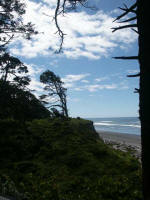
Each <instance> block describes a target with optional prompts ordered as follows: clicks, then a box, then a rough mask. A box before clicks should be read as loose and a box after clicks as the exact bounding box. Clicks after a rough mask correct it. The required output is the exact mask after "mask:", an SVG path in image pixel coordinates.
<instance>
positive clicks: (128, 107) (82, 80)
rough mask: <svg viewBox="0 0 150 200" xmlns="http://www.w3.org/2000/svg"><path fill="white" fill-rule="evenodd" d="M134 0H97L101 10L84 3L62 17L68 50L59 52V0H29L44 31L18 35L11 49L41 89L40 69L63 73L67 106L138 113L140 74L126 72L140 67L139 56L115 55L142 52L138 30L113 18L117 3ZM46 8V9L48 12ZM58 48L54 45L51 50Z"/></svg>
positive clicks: (95, 112) (88, 112) (74, 112)
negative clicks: (28, 36)
mask: <svg viewBox="0 0 150 200" xmlns="http://www.w3.org/2000/svg"><path fill="white" fill-rule="evenodd" d="M122 2H124V3H126V4H127V5H130V1H129V0H124V1H121V0H115V1H108V0H94V1H91V0H90V1H89V4H90V3H91V4H92V3H93V4H94V5H96V6H97V8H98V9H97V11H90V10H87V9H82V10H81V9H80V12H73V13H69V14H66V16H65V17H60V18H59V23H60V26H61V28H62V29H63V31H64V33H66V34H67V35H66V36H65V41H64V53H63V54H59V55H58V54H54V53H53V51H54V50H57V49H58V47H59V37H58V35H57V34H55V32H56V27H55V25H54V21H53V20H52V19H53V16H54V9H55V5H56V1H55V0H40V1H30V0H26V4H27V12H26V15H25V17H24V20H25V22H27V21H31V22H33V23H34V24H35V27H36V29H37V30H38V31H39V32H40V34H39V35H37V36H34V37H33V39H32V40H31V41H25V40H24V39H22V38H20V37H17V38H16V39H15V41H14V43H13V45H12V46H11V50H10V51H11V52H12V53H13V54H14V55H16V56H18V57H20V58H21V59H22V60H23V61H24V62H25V63H26V64H27V65H28V66H29V74H30V75H31V77H32V82H31V85H30V88H31V89H35V90H36V92H35V94H36V95H39V94H40V93H42V91H43V89H42V87H43V86H42V84H41V83H39V75H40V73H42V72H43V71H45V70H46V69H49V70H51V71H53V72H54V73H55V74H57V75H59V76H60V77H61V78H62V80H63V81H64V83H65V87H66V88H67V89H68V90H67V94H68V108H69V113H70V115H71V116H73V117H76V116H80V117H120V116H122V117H125V116H126V117H127V116H138V94H135V93H133V91H134V88H138V84H139V83H138V79H137V78H127V77H126V75H127V74H134V73H137V72H138V70H139V67H138V63H137V62H136V61H123V60H115V59H112V57H113V56H122V55H137V50H138V47H137V35H136V34H135V33H134V32H133V31H131V30H122V31H118V32H115V33H112V30H111V27H114V26H118V24H116V23H112V21H113V20H114V18H115V16H117V15H118V13H119V12H120V11H119V10H118V9H117V7H119V6H122ZM45 14H46V15H45ZM51 50H53V51H51Z"/></svg>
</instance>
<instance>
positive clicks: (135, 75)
mask: <svg viewBox="0 0 150 200" xmlns="http://www.w3.org/2000/svg"><path fill="white" fill-rule="evenodd" d="M140 75H141V74H140V73H138V74H132V75H131V74H130V75H127V77H139V76H140Z"/></svg>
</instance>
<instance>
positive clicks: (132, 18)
mask: <svg viewBox="0 0 150 200" xmlns="http://www.w3.org/2000/svg"><path fill="white" fill-rule="evenodd" d="M136 19H137V17H136V16H135V17H131V18H129V19H126V20H124V21H121V22H119V23H125V22H130V21H133V20H136Z"/></svg>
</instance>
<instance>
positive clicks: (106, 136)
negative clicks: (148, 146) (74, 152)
mask: <svg viewBox="0 0 150 200" xmlns="http://www.w3.org/2000/svg"><path fill="white" fill-rule="evenodd" d="M97 133H98V134H99V136H100V137H101V138H102V139H103V140H104V142H105V143H107V144H111V145H112V146H113V148H115V149H120V150H122V151H127V149H129V148H130V149H132V150H133V152H134V153H133V154H134V155H135V156H136V157H137V158H138V159H140V157H141V137H140V136H139V135H133V134H126V133H115V132H108V131H107V132H106V131H97Z"/></svg>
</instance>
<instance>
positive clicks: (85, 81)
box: [81, 80, 89, 83]
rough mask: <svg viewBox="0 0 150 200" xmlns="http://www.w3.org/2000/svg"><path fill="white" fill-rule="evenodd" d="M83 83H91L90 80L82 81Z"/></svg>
mask: <svg viewBox="0 0 150 200" xmlns="http://www.w3.org/2000/svg"><path fill="white" fill-rule="evenodd" d="M81 82H82V83H89V81H88V80H81Z"/></svg>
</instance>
